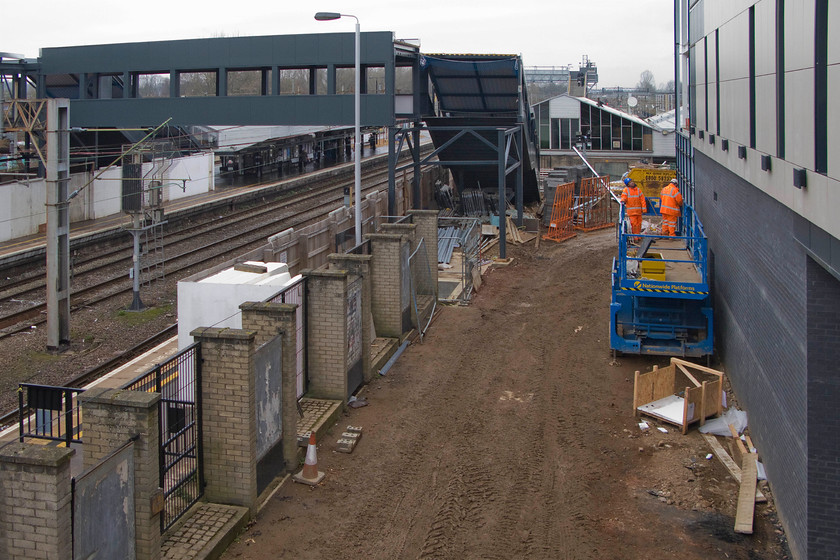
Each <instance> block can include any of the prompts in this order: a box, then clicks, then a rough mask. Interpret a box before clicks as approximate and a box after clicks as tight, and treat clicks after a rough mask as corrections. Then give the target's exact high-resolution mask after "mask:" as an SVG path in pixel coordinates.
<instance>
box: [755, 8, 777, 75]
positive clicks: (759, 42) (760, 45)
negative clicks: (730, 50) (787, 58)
mask: <svg viewBox="0 0 840 560" xmlns="http://www.w3.org/2000/svg"><path fill="white" fill-rule="evenodd" d="M775 72H776V4H775V2H773V1H771V0H764V1H763V2H759V3H758V4H756V5H755V73H756V75H757V76H762V75H767V74H773V73H775Z"/></svg>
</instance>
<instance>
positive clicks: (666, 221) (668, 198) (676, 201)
mask: <svg viewBox="0 0 840 560" xmlns="http://www.w3.org/2000/svg"><path fill="white" fill-rule="evenodd" d="M682 203H683V197H682V194H680V189H679V187H677V180H676V179H671V182H670V183H668V184H667V185H665V186H664V187H663V188H662V193H661V194H660V199H659V213H660V214H662V233H663V234H664V235H671V236H673V235H674V233H675V230H676V229H677V220H679V219H680V214H681V209H682Z"/></svg>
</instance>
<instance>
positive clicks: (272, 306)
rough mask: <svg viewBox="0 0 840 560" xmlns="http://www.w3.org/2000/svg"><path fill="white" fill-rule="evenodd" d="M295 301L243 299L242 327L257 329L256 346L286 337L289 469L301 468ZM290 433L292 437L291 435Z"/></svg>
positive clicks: (284, 396)
mask: <svg viewBox="0 0 840 560" xmlns="http://www.w3.org/2000/svg"><path fill="white" fill-rule="evenodd" d="M297 307H298V306H297V305H296V304H293V303H252V302H249V303H243V304H242V305H240V306H239V309H241V310H242V328H243V329H245V330H250V331H254V333H256V337H255V339H254V343H255V346H257V347H259V346H260V345H262V344H265V343H266V342H267V341H269V340H271V339H272V338H273V337H274V336H276V335H277V334H280V335H282V337H283V350H282V360H283V362H282V366H281V367H282V371H281V375H282V381H281V388H282V397H281V399H282V401H283V412H282V420H283V458H284V460H285V462H286V470H289V471H292V470H295V469H297V467H298V460H297V450H298V447H297V421H298V414H297V394H296V393H297V378H296V376H297V372H296V371H295V369H296V361H297V360H296V358H297V356H296V346H297V330H296V329H295V312H296V311H297ZM287 435H288V436H289V437H287Z"/></svg>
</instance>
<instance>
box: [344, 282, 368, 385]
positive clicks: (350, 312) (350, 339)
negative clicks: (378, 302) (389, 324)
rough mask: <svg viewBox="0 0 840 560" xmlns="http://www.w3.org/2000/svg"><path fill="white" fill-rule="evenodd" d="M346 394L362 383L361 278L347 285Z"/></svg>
mask: <svg viewBox="0 0 840 560" xmlns="http://www.w3.org/2000/svg"><path fill="white" fill-rule="evenodd" d="M346 320H347V365H348V371H347V396H348V397H349V396H350V395H352V394H353V392H354V391H355V390H356V389H357V388H358V387H359V386H360V385H361V384H362V381H363V380H364V371H363V370H362V279H361V278H358V279H356V280H354V281H353V282H351V283H350V285H349V286H348V287H347V319H346Z"/></svg>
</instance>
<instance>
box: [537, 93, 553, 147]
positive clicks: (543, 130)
mask: <svg viewBox="0 0 840 560" xmlns="http://www.w3.org/2000/svg"><path fill="white" fill-rule="evenodd" d="M548 114H549V113H548V103H543V104H541V105H537V121H538V122H539V123H540V149H542V150H548V149H550V148H551V130H550V129H549V119H548Z"/></svg>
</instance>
